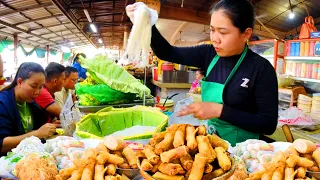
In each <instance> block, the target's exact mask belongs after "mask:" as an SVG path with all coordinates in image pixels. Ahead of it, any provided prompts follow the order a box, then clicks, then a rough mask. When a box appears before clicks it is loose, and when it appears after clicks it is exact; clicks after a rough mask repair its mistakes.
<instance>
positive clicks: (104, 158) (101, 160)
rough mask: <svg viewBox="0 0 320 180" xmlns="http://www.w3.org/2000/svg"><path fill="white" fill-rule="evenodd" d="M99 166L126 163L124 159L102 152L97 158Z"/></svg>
mask: <svg viewBox="0 0 320 180" xmlns="http://www.w3.org/2000/svg"><path fill="white" fill-rule="evenodd" d="M97 160H98V164H101V165H103V164H105V163H106V162H108V163H110V164H116V165H117V164H122V163H123V162H124V159H123V158H121V157H119V156H117V155H113V154H110V153H108V152H104V151H100V152H99V153H98V156H97Z"/></svg>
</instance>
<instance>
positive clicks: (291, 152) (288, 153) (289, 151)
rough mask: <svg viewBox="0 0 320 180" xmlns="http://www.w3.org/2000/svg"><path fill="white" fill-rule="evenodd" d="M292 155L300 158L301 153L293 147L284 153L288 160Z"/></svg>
mask: <svg viewBox="0 0 320 180" xmlns="http://www.w3.org/2000/svg"><path fill="white" fill-rule="evenodd" d="M291 154H293V155H297V156H299V153H298V152H297V150H296V149H295V148H294V147H293V146H292V145H291V146H290V147H288V148H287V149H286V150H285V151H284V155H285V157H286V158H288V157H289V155H291Z"/></svg>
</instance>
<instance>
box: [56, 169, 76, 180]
mask: <svg viewBox="0 0 320 180" xmlns="http://www.w3.org/2000/svg"><path fill="white" fill-rule="evenodd" d="M76 169H77V168H76V167H75V166H72V167H70V168H67V169H61V170H60V171H59V175H60V177H61V179H68V178H70V177H71V175H72V172H73V171H74V170H76Z"/></svg>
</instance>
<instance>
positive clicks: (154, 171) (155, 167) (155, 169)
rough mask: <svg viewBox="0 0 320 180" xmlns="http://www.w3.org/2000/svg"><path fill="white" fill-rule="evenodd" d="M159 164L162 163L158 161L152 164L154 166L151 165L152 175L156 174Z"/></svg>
mask: <svg viewBox="0 0 320 180" xmlns="http://www.w3.org/2000/svg"><path fill="white" fill-rule="evenodd" d="M161 163H162V162H161V161H159V162H158V163H157V164H154V165H153V168H152V169H151V172H152V173H156V172H157V171H158V168H159V166H160V164H161Z"/></svg>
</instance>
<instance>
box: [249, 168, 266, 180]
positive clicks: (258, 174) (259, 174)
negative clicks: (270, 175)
mask: <svg viewBox="0 0 320 180" xmlns="http://www.w3.org/2000/svg"><path fill="white" fill-rule="evenodd" d="M266 172H267V170H266V169H262V170H260V171H257V172H253V173H251V174H249V178H251V179H254V180H259V179H261V178H262V176H263V175H264V174H265V173H266Z"/></svg>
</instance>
